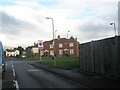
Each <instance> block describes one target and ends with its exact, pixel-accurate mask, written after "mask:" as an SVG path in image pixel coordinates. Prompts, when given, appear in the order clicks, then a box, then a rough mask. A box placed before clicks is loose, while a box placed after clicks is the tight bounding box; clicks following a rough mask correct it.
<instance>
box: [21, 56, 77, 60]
mask: <svg viewBox="0 0 120 90" xmlns="http://www.w3.org/2000/svg"><path fill="white" fill-rule="evenodd" d="M77 57H78V56H69V57H68V56H63V57H55V58H56V59H69V58H77ZM22 59H23V60H40V57H30V58H22ZM41 59H42V60H48V59H52V57H42V58H41Z"/></svg>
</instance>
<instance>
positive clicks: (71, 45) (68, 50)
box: [34, 35, 79, 57]
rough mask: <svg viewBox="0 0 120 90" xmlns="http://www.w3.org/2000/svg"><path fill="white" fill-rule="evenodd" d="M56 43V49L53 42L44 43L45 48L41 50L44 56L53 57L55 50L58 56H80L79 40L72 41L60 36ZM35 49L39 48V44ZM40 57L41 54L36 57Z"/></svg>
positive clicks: (72, 39)
mask: <svg viewBox="0 0 120 90" xmlns="http://www.w3.org/2000/svg"><path fill="white" fill-rule="evenodd" d="M54 41H55V43H54V44H55V47H53V40H50V41H45V42H43V48H42V49H41V55H42V56H47V57H48V56H52V55H53V53H54V48H55V55H56V56H79V42H78V41H77V39H74V38H73V37H71V38H70V39H66V38H61V37H60V35H58V38H57V39H55V40H54ZM35 47H37V44H35V45H34V48H35ZM35 51H36V50H35ZM39 52H40V51H39ZM39 55H40V54H39V53H35V56H39Z"/></svg>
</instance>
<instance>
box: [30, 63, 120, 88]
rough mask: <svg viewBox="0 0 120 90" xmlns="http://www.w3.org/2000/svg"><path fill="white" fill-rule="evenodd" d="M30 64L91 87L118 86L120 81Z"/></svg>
mask: <svg viewBox="0 0 120 90" xmlns="http://www.w3.org/2000/svg"><path fill="white" fill-rule="evenodd" d="M30 64H31V65H33V66H36V67H38V68H42V69H44V70H47V71H49V72H52V73H54V74H57V75H60V76H62V77H64V78H67V79H70V80H72V81H74V82H76V83H79V84H81V85H83V86H86V87H88V88H91V89H96V88H120V86H119V82H120V81H118V80H113V79H107V78H102V77H99V76H95V75H88V74H85V73H81V72H74V71H72V70H64V69H58V68H53V67H50V66H47V65H43V64H37V63H30Z"/></svg>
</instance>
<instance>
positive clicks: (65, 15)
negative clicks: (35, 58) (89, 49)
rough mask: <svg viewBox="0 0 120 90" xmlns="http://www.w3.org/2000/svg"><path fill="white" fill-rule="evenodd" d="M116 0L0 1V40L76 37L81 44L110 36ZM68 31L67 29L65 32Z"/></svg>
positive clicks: (20, 42) (25, 42)
mask: <svg viewBox="0 0 120 90" xmlns="http://www.w3.org/2000/svg"><path fill="white" fill-rule="evenodd" d="M118 1H119V0H0V41H2V43H3V45H4V47H5V48H14V47H18V46H22V47H27V46H31V45H33V44H34V42H36V43H37V42H38V40H43V41H49V40H52V38H53V29H52V20H51V19H46V17H51V18H53V20H54V30H55V31H56V30H57V32H55V36H56V37H55V38H57V36H58V35H60V36H61V38H67V34H68V37H69V38H70V37H71V36H73V37H74V38H77V40H78V41H79V42H80V43H86V42H89V41H92V40H93V41H94V40H99V39H103V38H108V37H113V36H114V35H115V33H114V27H113V26H111V25H110V23H111V22H113V23H116V28H117V23H118V22H117V17H118V16H117V15H118ZM68 31H70V32H68Z"/></svg>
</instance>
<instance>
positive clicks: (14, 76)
mask: <svg viewBox="0 0 120 90" xmlns="http://www.w3.org/2000/svg"><path fill="white" fill-rule="evenodd" d="M13 76H14V77H15V70H14V69H13Z"/></svg>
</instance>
